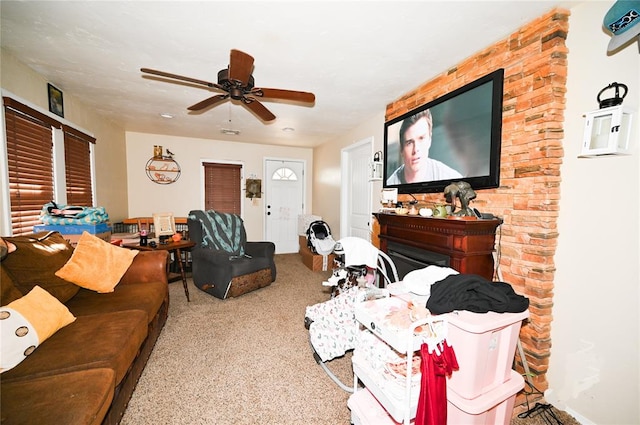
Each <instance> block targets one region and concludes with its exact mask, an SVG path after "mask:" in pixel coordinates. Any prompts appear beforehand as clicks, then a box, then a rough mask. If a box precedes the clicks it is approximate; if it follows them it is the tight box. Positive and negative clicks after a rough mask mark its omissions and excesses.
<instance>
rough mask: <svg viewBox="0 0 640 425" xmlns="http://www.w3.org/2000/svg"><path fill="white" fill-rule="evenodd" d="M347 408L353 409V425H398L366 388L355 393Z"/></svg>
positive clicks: (350, 398)
mask: <svg viewBox="0 0 640 425" xmlns="http://www.w3.org/2000/svg"><path fill="white" fill-rule="evenodd" d="M347 406H348V407H349V409H351V423H352V424H353V425H371V424H375V425H398V422H396V421H395V420H394V419H393V418H392V417H391V416H390V415H389V413H388V412H387V411H386V410H384V407H382V406H381V405H380V403H379V402H378V400H376V398H375V397H374V396H373V394H371V392H369V390H367V389H366V388H364V389H361V390H358V391H356V392H355V393H353V394H352V395H351V396H350V397H349V400H348V401H347Z"/></svg>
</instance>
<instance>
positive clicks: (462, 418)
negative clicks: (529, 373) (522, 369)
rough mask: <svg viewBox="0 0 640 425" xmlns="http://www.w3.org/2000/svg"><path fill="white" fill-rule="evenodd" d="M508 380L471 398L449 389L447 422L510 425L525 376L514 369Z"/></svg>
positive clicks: (472, 424)
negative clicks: (517, 395)
mask: <svg viewBox="0 0 640 425" xmlns="http://www.w3.org/2000/svg"><path fill="white" fill-rule="evenodd" d="M509 378H510V379H508V380H507V381H506V382H504V383H502V384H501V385H500V386H498V387H496V388H494V389H493V390H491V391H489V392H486V393H484V394H482V395H481V396H479V397H476V398H475V399H473V400H469V399H466V398H463V397H460V396H459V395H458V394H456V393H454V392H452V391H447V423H448V424H464V425H499V424H504V425H509V424H510V423H511V417H512V416H513V405H514V404H515V400H516V394H517V393H518V391H520V390H521V389H522V388H524V378H523V377H522V376H521V375H519V374H518V372H516V371H514V370H512V371H511V372H510V373H509Z"/></svg>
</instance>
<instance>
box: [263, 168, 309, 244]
mask: <svg viewBox="0 0 640 425" xmlns="http://www.w3.org/2000/svg"><path fill="white" fill-rule="evenodd" d="M265 182H266V187H265V197H266V200H265V201H266V202H265V214H266V215H265V237H266V240H268V241H271V242H273V243H274V244H275V245H276V254H287V253H294V252H298V250H299V243H298V216H299V215H300V214H302V213H303V211H304V162H302V161H289V160H272V159H267V160H265Z"/></svg>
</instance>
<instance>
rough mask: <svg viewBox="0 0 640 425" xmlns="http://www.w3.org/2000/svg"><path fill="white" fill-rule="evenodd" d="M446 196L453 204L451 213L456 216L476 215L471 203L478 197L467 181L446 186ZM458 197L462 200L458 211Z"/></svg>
mask: <svg viewBox="0 0 640 425" xmlns="http://www.w3.org/2000/svg"><path fill="white" fill-rule="evenodd" d="M444 198H445V199H446V200H447V202H448V203H450V204H451V215H453V216H456V217H471V216H473V217H475V213H474V212H473V210H472V209H471V208H469V203H470V202H471V201H472V200H474V199H476V192H475V191H474V190H473V189H472V188H471V185H470V184H469V183H467V182H465V181H460V182H454V183H451V184H450V185H448V186H447V187H445V188H444ZM456 198H457V199H459V200H460V210H459V211H456Z"/></svg>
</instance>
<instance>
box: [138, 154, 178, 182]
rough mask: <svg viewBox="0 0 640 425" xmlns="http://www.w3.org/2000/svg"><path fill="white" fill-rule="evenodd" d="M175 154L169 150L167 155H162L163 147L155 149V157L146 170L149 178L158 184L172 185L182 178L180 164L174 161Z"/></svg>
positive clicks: (150, 160) (148, 162) (148, 163)
mask: <svg viewBox="0 0 640 425" xmlns="http://www.w3.org/2000/svg"><path fill="white" fill-rule="evenodd" d="M173 155H174V154H173V152H171V151H170V150H169V149H167V155H162V146H154V147H153V156H152V157H151V159H149V161H147V165H146V166H145V170H146V172H147V177H149V179H150V180H151V181H152V182H154V183H158V184H171V183H173V182H175V181H176V180H178V178H180V173H181V170H180V164H178V162H177V161H176V160H175V159H173Z"/></svg>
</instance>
